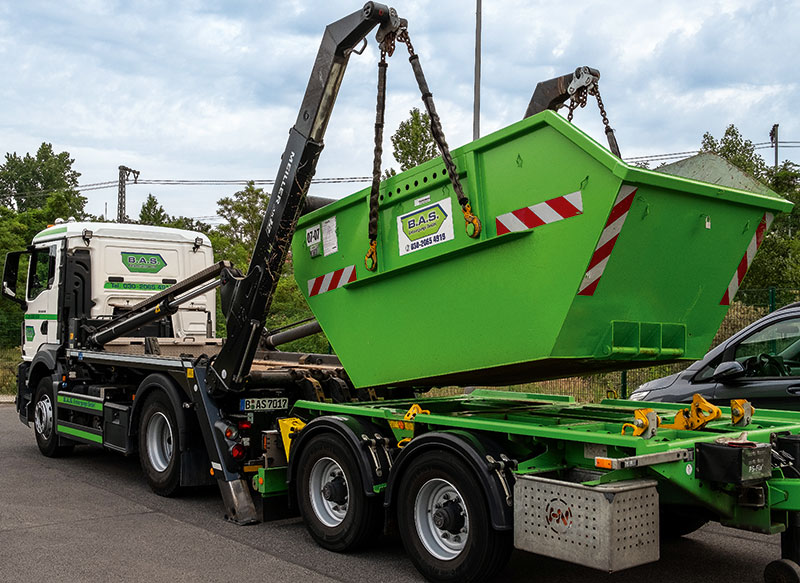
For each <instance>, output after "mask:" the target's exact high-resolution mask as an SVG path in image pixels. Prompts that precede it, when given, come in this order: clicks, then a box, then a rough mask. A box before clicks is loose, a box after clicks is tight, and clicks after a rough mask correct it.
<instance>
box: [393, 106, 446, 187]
mask: <svg viewBox="0 0 800 583" xmlns="http://www.w3.org/2000/svg"><path fill="white" fill-rule="evenodd" d="M409 114H410V115H409V118H408V119H407V120H405V121H402V122H400V126H399V127H398V128H397V131H396V132H395V133H394V135H393V136H392V146H394V152H393V153H394V159H395V160H397V162H398V163H399V164H400V171H401V172H403V171H405V170H408V169H409V168H413V167H414V166H419V165H420V164H422V163H423V162H427V161H428V160H431V159H433V158H435V157H436V156H438V155H439V151H438V150H437V148H436V142H434V141H433V135H431V118H430V117H429V116H428V114H427V113H422V112H420V110H419V109H418V108H416V107H415V108H414V109H412V110H411V111H410V112H409ZM387 175H393V170H392V169H390V170H389V171H388V172H387Z"/></svg>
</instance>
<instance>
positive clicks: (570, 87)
mask: <svg viewBox="0 0 800 583" xmlns="http://www.w3.org/2000/svg"><path fill="white" fill-rule="evenodd" d="M599 81H600V71H598V70H597V69H593V68H591V67H578V68H577V69H575V72H574V73H570V74H568V75H562V76H561V77H556V78H555V79H550V80H549V81H541V82H540V83H537V85H536V89H534V90H533V96H532V97H531V101H530V103H528V109H527V110H526V111H525V116H524V117H525V118H527V117H530V116H532V115H535V114H537V113H540V112H542V111H544V110H546V109H550V110H552V111H558V109H560V108H561V107H564V106H565V103H566V101H567V99H569V100H570V104H569V117H568V119H569V121H572V114H573V112H574V111H575V108H576V107H583V106H584V105H586V98H587V96H588V95H594V96H595V97H596V98H597V106H598V107H599V108H600V115H601V116H602V118H603V125H604V126H605V132H606V138H607V139H608V147H609V149H610V150H611V152H612V153H613V154H614V155H615V156H616V157H617V158H622V154H620V150H619V146H618V145H617V138H616V137H615V136H614V130H613V129H612V128H611V126H610V125H609V123H608V116H607V115H606V110H605V107H604V106H603V100H602V99H601V98H600V90H599V88H598V82H599Z"/></svg>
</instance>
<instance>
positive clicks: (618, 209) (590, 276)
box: [578, 184, 636, 296]
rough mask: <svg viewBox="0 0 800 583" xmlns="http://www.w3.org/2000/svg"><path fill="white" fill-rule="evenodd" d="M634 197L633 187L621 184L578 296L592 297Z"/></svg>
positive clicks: (634, 189)
mask: <svg viewBox="0 0 800 583" xmlns="http://www.w3.org/2000/svg"><path fill="white" fill-rule="evenodd" d="M634 196H636V188H635V187H633V186H628V185H627V184H623V185H622V187H620V189H619V194H617V200H615V201H614V206H613V207H611V213H610V214H609V215H608V220H607V221H606V226H605V227H603V232H602V233H601V235H600V240H599V241H598V242H597V247H595V248H594V254H593V255H592V259H591V260H590V261H589V266H588V267H587V268H586V273H585V274H584V276H583V281H581V285H580V288H578V295H579V296H591V295H594V291H595V290H596V289H597V284H598V283H600V278H601V277H602V276H603V272H604V271H605V270H606V265H607V264H608V260H609V258H610V257H611V251H613V250H614V245H616V243H617V237H619V232H620V231H621V230H622V225H624V224H625V219H626V218H628V211H630V210H631V205H632V204H633V197H634Z"/></svg>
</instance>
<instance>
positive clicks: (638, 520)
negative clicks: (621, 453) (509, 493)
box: [514, 476, 659, 573]
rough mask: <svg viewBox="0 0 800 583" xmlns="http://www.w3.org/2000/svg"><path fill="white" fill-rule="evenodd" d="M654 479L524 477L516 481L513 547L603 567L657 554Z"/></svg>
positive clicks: (614, 567)
mask: <svg viewBox="0 0 800 583" xmlns="http://www.w3.org/2000/svg"><path fill="white" fill-rule="evenodd" d="M658 519H659V514H658V491H657V490H656V481H655V480H626V481H622V482H615V483H612V484H603V485H600V486H591V487H590V486H583V485H581V484H573V483H570V482H564V481H561V480H551V479H548V478H537V477H533V476H523V477H519V478H518V479H517V482H516V484H515V485H514V546H515V547H516V548H518V549H521V550H524V551H529V552H532V553H537V554H539V555H545V556H547V557H553V558H556V559H561V560H563V561H569V562H571V563H578V564H580V565H584V566H587V567H592V568H594V569H600V570H602V571H608V572H609V573H610V572H612V571H620V570H622V569H628V568H630V567H635V566H637V565H643V564H645V563H651V562H653V561H657V560H658V559H659V530H658V529H659V520H658Z"/></svg>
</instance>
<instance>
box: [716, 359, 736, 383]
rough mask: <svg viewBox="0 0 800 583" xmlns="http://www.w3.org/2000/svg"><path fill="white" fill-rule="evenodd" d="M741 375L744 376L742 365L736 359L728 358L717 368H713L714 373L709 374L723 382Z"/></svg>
mask: <svg viewBox="0 0 800 583" xmlns="http://www.w3.org/2000/svg"><path fill="white" fill-rule="evenodd" d="M742 376H744V367H743V366H742V363H741V362H738V361H736V360H729V361H727V362H723V363H721V364H720V365H719V366H718V367H717V368H715V369H714V374H713V375H711V378H712V379H714V380H715V381H719V382H725V381H731V380H733V379H737V378H739V377H742Z"/></svg>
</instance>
